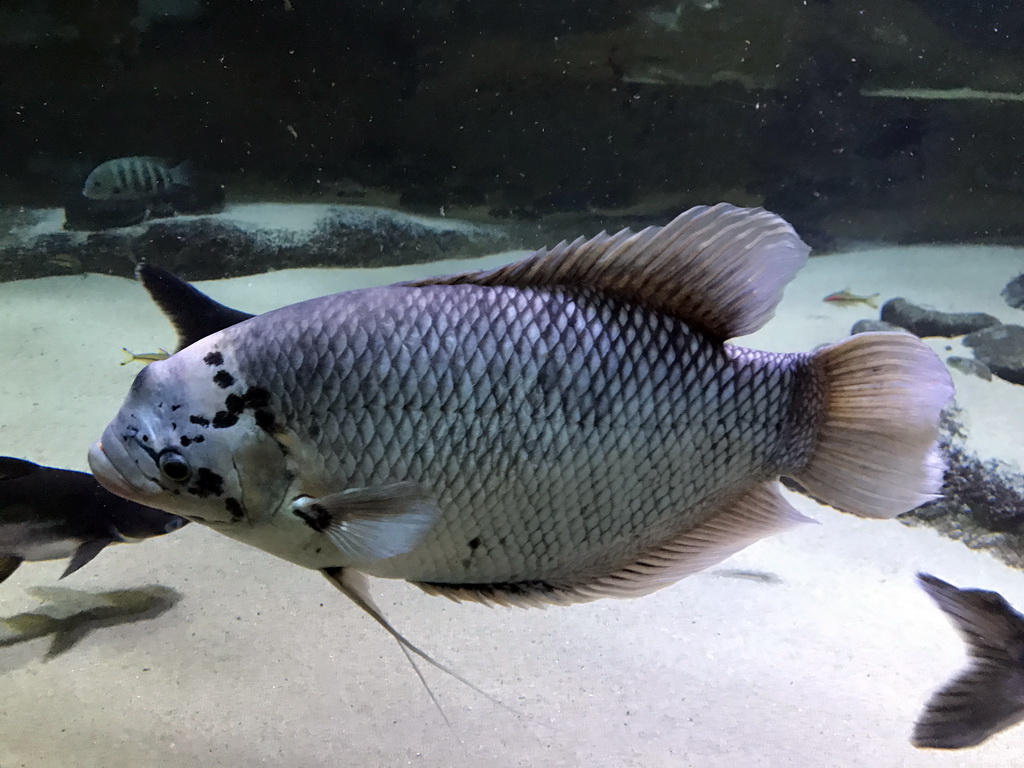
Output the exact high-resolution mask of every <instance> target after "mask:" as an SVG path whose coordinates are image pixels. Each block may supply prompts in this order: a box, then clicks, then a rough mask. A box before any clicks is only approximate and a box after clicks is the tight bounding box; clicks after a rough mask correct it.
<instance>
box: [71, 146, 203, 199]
mask: <svg viewBox="0 0 1024 768" xmlns="http://www.w3.org/2000/svg"><path fill="white" fill-rule="evenodd" d="M193 176H194V169H193V167H192V163H191V162H190V161H188V160H186V161H185V162H183V163H181V164H180V165H176V166H174V167H171V166H169V165H168V164H167V162H166V161H164V160H163V159H161V158H159V157H119V158H117V159H116V160H107V161H106V162H105V163H100V164H99V165H98V166H96V168H94V169H93V170H92V172H91V173H90V174H89V175H88V176H87V177H86V179H85V185H84V186H83V187H82V196H83V197H86V198H88V199H90V200H160V199H163V198H165V197H166V196H167V195H168V194H170V193H171V192H172V189H173V188H174V187H189V186H191V185H192V183H193Z"/></svg>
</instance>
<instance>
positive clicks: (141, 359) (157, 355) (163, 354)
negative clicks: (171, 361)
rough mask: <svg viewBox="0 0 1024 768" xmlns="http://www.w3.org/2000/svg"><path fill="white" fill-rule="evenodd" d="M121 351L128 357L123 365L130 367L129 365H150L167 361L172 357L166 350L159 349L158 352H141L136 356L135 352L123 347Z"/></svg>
mask: <svg viewBox="0 0 1024 768" xmlns="http://www.w3.org/2000/svg"><path fill="white" fill-rule="evenodd" d="M121 351H122V352H124V353H125V354H126V355H128V357H127V358H125V359H124V360H122V361H121V365H128V363H143V364H145V365H149V364H150V363H152V362H155V361H156V360H166V359H167V358H168V357H170V356H171V353H170V352H168V351H167V350H166V349H157V351H156V352H141V353H139V354H135V353H134V352H132V351H130V350H128V349H125V348H124V347H121Z"/></svg>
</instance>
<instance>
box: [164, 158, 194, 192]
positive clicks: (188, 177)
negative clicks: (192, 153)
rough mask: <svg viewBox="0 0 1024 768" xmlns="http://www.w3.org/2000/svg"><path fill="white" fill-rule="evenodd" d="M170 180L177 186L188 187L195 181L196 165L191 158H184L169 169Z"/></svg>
mask: <svg viewBox="0 0 1024 768" xmlns="http://www.w3.org/2000/svg"><path fill="white" fill-rule="evenodd" d="M169 173H170V175H171V181H172V182H173V183H174V184H177V185H178V186H179V187H190V186H192V184H193V183H194V182H195V176H196V166H195V163H193V162H192V161H191V160H185V161H183V162H181V163H179V164H178V165H176V166H174V167H173V168H171V169H170V171H169Z"/></svg>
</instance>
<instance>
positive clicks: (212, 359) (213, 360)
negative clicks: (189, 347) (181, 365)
mask: <svg viewBox="0 0 1024 768" xmlns="http://www.w3.org/2000/svg"><path fill="white" fill-rule="evenodd" d="M203 362H204V363H206V364H207V365H214V366H216V365H224V355H222V354H221V353H220V352H208V353H207V355H206V357H204V358H203Z"/></svg>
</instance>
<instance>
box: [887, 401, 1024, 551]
mask: <svg viewBox="0 0 1024 768" xmlns="http://www.w3.org/2000/svg"><path fill="white" fill-rule="evenodd" d="M958 417H959V413H958V411H957V410H956V409H955V407H953V408H950V409H947V411H946V412H945V413H944V418H943V434H942V437H941V445H942V452H943V454H944V457H945V459H946V461H947V464H948V468H947V470H946V476H945V486H944V488H943V493H942V497H941V498H939V499H936V500H935V501H932V502H929V503H928V504H925V505H923V506H921V507H918V508H917V509H915V510H912V511H910V512H907V513H905V514H903V515H900V517H899V520H900V521H901V522H904V523H907V524H916V523H925V524H927V525H930V526H932V527H934V528H936V529H938V530H939V531H940V532H941V533H944V534H945V535H947V536H949V537H950V538H953V539H957V540H959V541H962V542H964V543H965V544H966V545H967V546H969V547H971V548H973V549H985V550H988V551H991V552H992V553H993V554H995V555H997V556H998V557H1000V558H1001V559H1003V560H1004V561H1006V562H1007V563H1009V564H1010V565H1012V566H1015V567H1017V568H1020V567H1024V477H1021V474H1020V472H1019V470H1017V469H1016V468H1015V467H1013V466H1010V465H1009V464H1007V463H1006V462H1003V461H1000V460H998V459H985V458H982V457H979V456H977V455H975V454H974V453H973V452H971V451H969V450H968V449H967V448H965V441H964V438H965V434H964V431H963V426H962V425H961V424H960V423H959V422H958Z"/></svg>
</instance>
